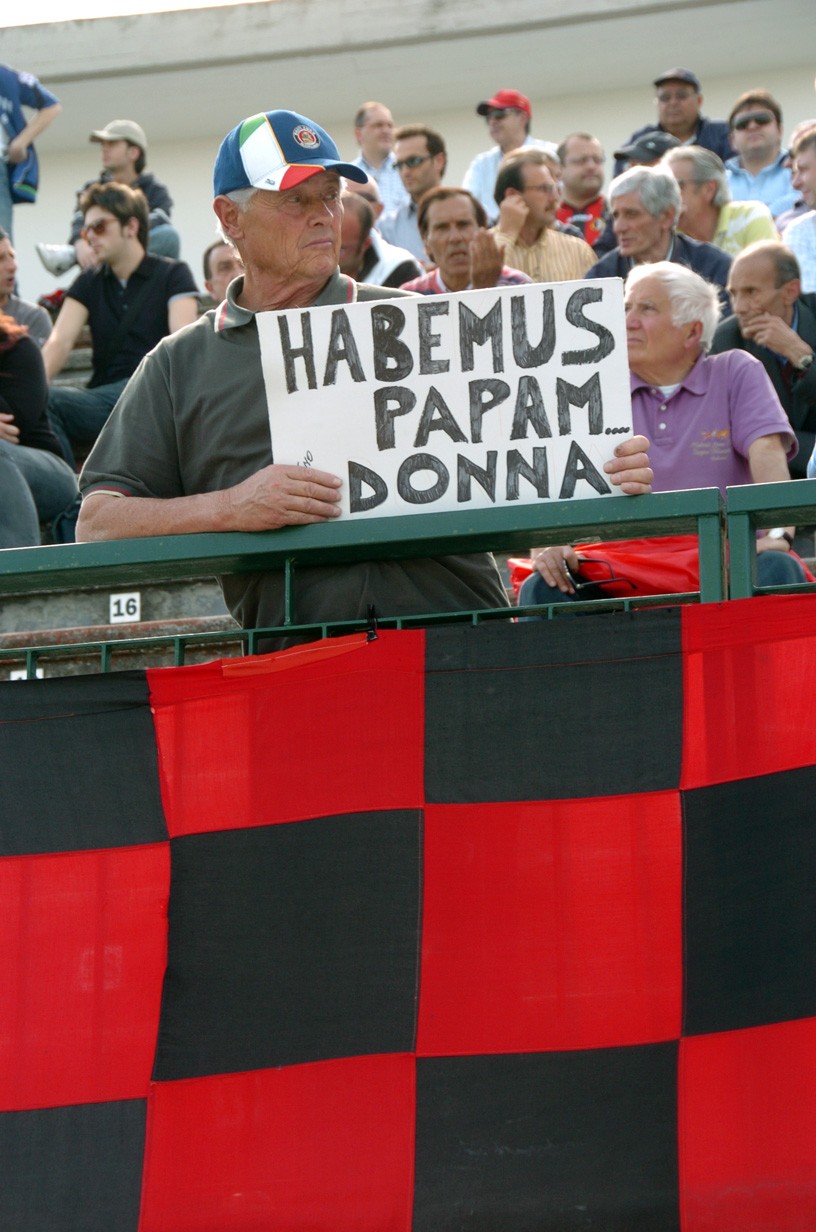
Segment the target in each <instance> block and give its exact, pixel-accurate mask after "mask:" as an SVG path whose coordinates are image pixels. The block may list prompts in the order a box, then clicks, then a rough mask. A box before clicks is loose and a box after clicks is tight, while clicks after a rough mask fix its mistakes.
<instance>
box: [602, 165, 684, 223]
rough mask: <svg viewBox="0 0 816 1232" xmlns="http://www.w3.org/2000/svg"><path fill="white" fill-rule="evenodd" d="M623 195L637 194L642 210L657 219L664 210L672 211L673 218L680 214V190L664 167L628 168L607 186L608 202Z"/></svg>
mask: <svg viewBox="0 0 816 1232" xmlns="http://www.w3.org/2000/svg"><path fill="white" fill-rule="evenodd" d="M624 193H637V194H638V196H639V197H640V199H641V201H642V202H643V208H644V209H645V210H646V211H647V212H648V213H649V214H651V215H652V217H653V218H657V216H658V215H659V214H662V213H663V211H664V210H668V209H673V210H674V217H675V219H676V218H677V215H678V214H679V213H680V189H679V188H678V186H677V180H676V179H675V178H674V176H673V175H672V173H671V171H668V170H666V169H665V168H664V167H630V168H629V170H628V171H624V172H622V173H621V175H618V176H615V179H614V180H613V181H612V183H611V184H610V185H609V200H610V202H614V200H615V198H616V197H622V196H623V194H624Z"/></svg>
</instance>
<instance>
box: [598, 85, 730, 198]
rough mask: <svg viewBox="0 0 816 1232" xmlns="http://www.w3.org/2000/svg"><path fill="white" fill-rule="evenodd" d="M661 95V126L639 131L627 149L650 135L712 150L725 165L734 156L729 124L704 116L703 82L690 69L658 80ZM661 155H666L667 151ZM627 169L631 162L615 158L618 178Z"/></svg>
mask: <svg viewBox="0 0 816 1232" xmlns="http://www.w3.org/2000/svg"><path fill="white" fill-rule="evenodd" d="M654 87H655V89H656V91H657V96H656V99H655V102H656V104H657V124H656V125H655V124H654V123H652V124H645V125H644V126H643V128H639V129H637V131H636V132H634V133H632V136H631V137H630V138H629V140H628V141H627V142H625V143H624V145H625V146H632V145H635V144H636V143H637V142H638V140H639V139H640V138H641V137H643V136H645V134H646V133H650V132H653V131H654V130H655V128H657V130H658V131H659V132H662V133H669V134H670V135H671V136H672V137H674V138H675V140H676V141H678V142H679V143H680V144H681V145H701V146H702V147H703V149H705V150H712V151H713V152H714V153H715V154H717V155H719V157H720V158H721V159H722V160H723V162H725V160H726V158H730V157H731V155H732V154H733V152H734V151H733V150H732V148H731V135H730V132H729V129H728V125H727V123H726V122H725V120H709V119H707V118H706V116H704V115H703V114H702V111H701V108H702V105H703V95H702V88H701V86H700V79H699V77H698V76H697V74H696V73H693V72H692V71H691V69H689V68H669V69H666V71H665V73H661V74H660V76H659V77H656V78H655V81H654ZM660 153H661V154H662V153H664V151H663V150H661V151H660ZM626 167H627V159H626V158H625V157H623V156H622V155H616V157H615V170H614V174H615V175H620V173H621V172H622V171H625V170H626Z"/></svg>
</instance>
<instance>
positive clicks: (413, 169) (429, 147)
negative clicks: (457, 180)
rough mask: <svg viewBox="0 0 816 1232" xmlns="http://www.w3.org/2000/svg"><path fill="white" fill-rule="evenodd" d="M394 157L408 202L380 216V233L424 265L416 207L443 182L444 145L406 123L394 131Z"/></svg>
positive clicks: (423, 128)
mask: <svg viewBox="0 0 816 1232" xmlns="http://www.w3.org/2000/svg"><path fill="white" fill-rule="evenodd" d="M394 154H395V156H396V162H395V164H394V165H395V166H396V168H397V170H398V171H399V173H400V177H401V178H402V182H403V184H404V186H405V190H406V192H407V193H408V196H409V200H408V201H407V202H406V203H405V204H404V205H401V206H400V208H399V209H398V210H396V211H394V212H393V213H391V214H383V216H382V218H381V219H380V223H379V230H380V234H381V235H382V236H383V238H384V239H386V240H388V242H389V244H395V245H396V246H397V247H398V248H407V249H408V251H409V252H410V253H411V255H412V256H414V257H416V259H417V261H419V262H420V264H422V265H423V266H424V264H425V260H426V258H425V245H424V244H423V242H422V236H421V235H420V234H419V227H418V226H417V205H418V203H419V199H420V197H421V196H422V194H423V193H426V192H427V191H428V189H430V188H437V187H438V185H440V184H441V183H442V176H443V175H444V174H445V168H446V167H447V165H448V155H447V151H446V149H445V142H444V141H443V139H442V137H441V136H440V134H439V133H437V132H435V131H434V129H432V128H427V127H426V126H425V125H424V124H406V125H405V126H404V127H403V128H398V129H397V132H396V139H395V143H394Z"/></svg>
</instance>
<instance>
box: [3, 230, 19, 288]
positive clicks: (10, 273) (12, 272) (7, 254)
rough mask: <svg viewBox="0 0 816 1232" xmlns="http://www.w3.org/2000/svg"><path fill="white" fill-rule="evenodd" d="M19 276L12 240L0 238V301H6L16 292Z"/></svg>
mask: <svg viewBox="0 0 816 1232" xmlns="http://www.w3.org/2000/svg"><path fill="white" fill-rule="evenodd" d="M16 278H17V254H16V253H15V251H14V249H13V248H12V246H11V240H8V239H6V240H0V301H2V302H4V303H5V301H6V300H7V299H8V297H9V296H10V295H11V294H13V292H14V283H15V280H16Z"/></svg>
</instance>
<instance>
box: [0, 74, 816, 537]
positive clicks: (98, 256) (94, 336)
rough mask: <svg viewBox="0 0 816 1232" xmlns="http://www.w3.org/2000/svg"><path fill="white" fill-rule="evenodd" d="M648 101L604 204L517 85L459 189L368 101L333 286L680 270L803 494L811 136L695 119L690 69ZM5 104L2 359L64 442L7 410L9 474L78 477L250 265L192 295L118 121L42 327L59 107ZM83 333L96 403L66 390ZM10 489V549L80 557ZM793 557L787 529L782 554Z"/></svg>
mask: <svg viewBox="0 0 816 1232" xmlns="http://www.w3.org/2000/svg"><path fill="white" fill-rule="evenodd" d="M654 87H655V91H656V97H655V104H656V115H655V116H654V117H653V119H652V120H651V121H649V122H648V123H646V124H644V125H643V126H642V127H640V128H638V129H637V130H636V131H635V132H633V133H632V134H631V135H630V136H629V137H628V138H626V140H624V141H622V142H621V144H620V146H619V147H618V148H617V149H615V150H614V151H613V155H614V160H615V163H614V175H613V178H612V180H611V183H610V184H609V185H608V187H607V189H606V191H604V187H603V186H604V178H605V163H606V156H605V152H604V150H603V149H602V147H601V144H600V142H599V141H598V139H597V137H595V136H594V135H593V134H592V133H590V132H571V133H568V134H565V135H564V134H545V135H543V136H539V135H537V134H536V135H533V132H532V127H533V113H532V107H531V104H530V101H529V99H528V98H526V97H525V96H524V95H523V94H522V93H520V92H519V91H518V90H515V89H510V88H502V89H499V90H497V91H496V92H495V93H494V94H493V95H492V97H490V98H488V99H484V100H481V101H479V102H478V103H477V104H476V107H475V110H476V114H477V115H478V116H479V117H480V119H481V120H483V121H484V123H485V124H486V128H487V133H488V136H489V141H490V146H489V148H488V149H486V150H484V152H482V153H480V154H478V155H477V156H476V157H475V158H474V159H473V161H472V162H471V164H470V166H469V167H468V168H467V171H466V173H465V175H464V177H463V181H462V184H461V185H459V184H455V183H451V182H450V178H449V177H448V176H447V149H446V144H445V138H444V136H443V135H442V134H440V133H439V132H437V131H436V130H435V129H433V128H430V127H428V126H427V125H424V124H415V123H406V124H403V125H402V126H401V127H396V126H395V123H394V120H393V117H392V114H391V111H390V110H389V108H388V107H387V106H386V105H385V104H384V103H382V102H377V101H373V100H372V101H369V102H365V103H363V104H362V105H361V106H360V107H359V109H358V111H357V113H356V116H355V120H354V132H355V137H356V140H357V143H358V146H359V151H358V153H357V156H356V157H355V158H354V160H353V162H352V163H350V164H349V165H350V166H351V167H352V168H356V170H357V174H356V175H354V176H352V175H346V177H345V178H344V180H343V204H344V212H343V218H342V235H341V236H340V242H339V267H340V271H341V272H342V274H343V275H346V276H348V277H349V278H351V279H354V280H355V281H357V282H358V283H360V284H368V285H369V286H374V287H377V286H379V287H382V288H388V289H393V288H404V289H405V290H406V291H408V292H413V293H418V294H421V295H438V294H444V293H445V292H446V291H461V290H465V289H468V288H486V287H493V286H508V285H509V286H512V285H521V284H524V283H529V282H531V281H532V282H559V281H566V280H576V279H584V278H588V279H596V278H606V277H621V278H624V279H625V278H627V276H628V275H629V273H630V271H632V270H637V269H638V268H639V267H641V266H643V265H645V264H651V263H656V262H670V263H674V264H676V265H679V266H683V267H687V268H688V269H690V270H692V271H694V272H696V273H697V274H699V275H700V276H701V277H702V278H703V279H704V280H705V281H706V282H707V283H710V284H712V285H713V286H714V287H715V288H716V292H717V295H718V297H719V305H720V313H721V319H720V323H719V325H718V326H717V327H716V329H714V330H711V331H709V332H710V335H711V336H710V337H706V339H705V342H704V344H703V347H702V351H703V353H705V352H706V351H708V350H709V349H710V351H711V352H712V354H719V353H721V352H727V351H730V350H740V351H741V352H743V353H746V354H747V355H749V356H751V357H753V362H757V367H759V366H761V367H762V368H764V371H765V374H766V376H767V390H768V397H769V398H772V399H773V400H774V407H775V408H776V407H779V409H780V411H781V413H782V414H783V415H786V416H787V418H788V420H789V422H790V425H791V431H792V437H791V440H792V441H794V440H795V443H796V444H795V445H794V446H792V448H791V449H790V450H787V453H788V455H789V456H788V465H789V468H790V470H789V473H790V476H791V477H792V478H801V477H803V476H804V475H805V474H806V472H807V470H808V466H809V464H810V466H811V469H813V468H814V467H816V462H813V461H812V458H813V456H814V447H815V446H816V369H815V368H814V364H813V358H814V348H816V119H814V120H802V121H800V122H799V123H797V125H796V127H795V128H794V129H793V131H792V134H791V139H790V143H789V146H788V147H787V148H786V147H785V145H784V143H783V117H782V111H781V108H780V105H779V103H778V101H777V100H776V99H775V98H774V97H773V96H772V95H771V94H770V93H769V92H768V91H767V90H765V89H762V88H756V89H750V90H747V91H745V92H744V93H742V94H741V95H740V96H739V98H737V99H736V101H735V103H734V105H733V107H732V108H731V111H730V114H729V116H728V118H727V119H725V120H717V119H710V118H708V117H707V116H705V115H704V114H703V112H702V105H703V93H702V86H701V83H700V81H699V79H698V77H697V76H696V74H695V73H694V72H693V71H691V70H689V69H687V68H671V69H668V70H666V71H664V72H662V73H660V74H659V76H657V77H656V78H655V80H654ZM0 103H2V108H0V119H2V126H3V127H2V129H0V152H2V156H3V160H4V163H5V171H6V172H7V174H6V175H0V313H2V314H3V320H6V321H8V322H9V325H8V327H6V333H5V335H4V339H5V341H3V342H2V343H1V344H0V345H2V346H3V347H5V350H4V351H2V354H3V355H5V356H7V357H10V356H11V355H12V354H16V355H18V356H22V354H23V350H25V357H26V360H27V363H28V365H29V367H30V366H31V363H32V360H33V361H34V362H36V364H37V365H39V366H40V368H41V369H42V371H41V372H40V373H39V374H38V381H37V386H38V389H40V391H42V390H43V389H45V388H46V385H45V382H46V380H47V381H48V382H50V383H51V384H50V392H49V393H48V395H47V411H45V412H44V414H45V416H46V418H45V420H44V421H43V422H44V423H45V424H46V425H47V424H49V423H50V430H49V431H48V432H47V433H43V434H41V435H42V439H41V440H39V441H37V442H35V441H34V440H33V439H32V440H30V441H29V443H28V445H25V444H24V443H23V442H24V439H25V435H24V433H23V434H22V435H21V425H19V424H17V423H15V419H14V411H13V409H12V410H9V409H7V408H6V407H5V406H3V408H2V413H0V459H3V460H4V462H5V464H8V459H9V458H11V461H12V462H13V461H14V458H15V455H16V456H17V458H18V459H20V458H22V457H23V456H24V454H25V455H26V456H27V454H28V453H31V452H33V451H34V450H36V449H39V450H43V449H44V450H45V451H46V453H47V454H48V455H49V461H48V466H49V468H50V469H51V470H53V469H54V468H53V465H52V463H51V459H53V461H55V462H56V461H58V462H59V463H60V467H62V466H63V465H65V468H66V471H67V472H72V471H74V470H76V469H78V463H81V460H82V458H83V457H84V455H85V454H86V453H87V451H88V449H89V448H90V447H91V445H92V444H93V442H94V440H95V439H96V437H97V435H98V433H99V431H100V430H101V428H102V427H103V425H104V424H105V423H106V421H107V419H108V417H109V415H110V412H111V410H112V408H113V406H114V404H115V403H116V401H117V399H118V397H119V395H120V394H121V393H122V391H123V390H124V389H125V387H126V386H127V384H128V382H129V381H130V378H131V377H132V375H133V373H134V372H135V370H136V368H137V367H138V365H139V363H140V361H141V359H142V358H143V356H144V355H146V354H147V353H148V351H150V350H151V348H153V347H154V346H155V345H156V343H157V342H158V341H159V340H160V339H161V338H163V337H165V336H167V335H170V334H172V333H174V332H175V331H176V330H178V329H180V328H181V327H182V326H184V325H187V324H189V323H191V322H192V321H193V320H194V319H195V318H196V317H197V316H198V314H199V313H200V312H201V311H202V310H203V308H205V307H208V306H209V307H216V306H217V305H219V304H221V303H222V301H224V299H225V297H226V291H227V287H228V285H229V284H230V282H231V281H233V280H234V279H235V278H237V277H239V276H240V275H241V273H242V269H243V267H242V263H241V255H240V253H239V251H237V249H236V247H235V246H233V245H232V244H231V243H230V242H229V239H228V237H227V238H224V239H222V240H218V241H216V242H215V243H213V244H211V245H210V246H209V247H208V249H207V250H206V252H205V254H204V261H203V266H204V287H205V290H206V296H199V294H198V292H197V289H196V285H195V281H194V279H193V275H192V273H191V272H190V270H189V268H188V267H187V265H186V264H185V263H184V262H183V261H180V260H179V247H180V241H179V233H178V231H177V230H176V228H175V227H174V225H173V222H172V208H173V202H172V198H171V196H170V192H169V190H168V188H167V187H166V186H165V185H164V184H162V183H160V182H159V181H158V180H156V178H155V177H154V176H153V175H152V174H151V173H150V172H148V171H147V170H146V169H145V168H146V161H147V155H148V141H147V136H146V134H145V132H144V130H143V128H142V127H141V126H140V125H139V124H138V123H137V122H136V121H134V120H112V121H109V122H108V123H106V124H105V125H104V126H103V127H101V128H98V129H95V130H94V131H93V132H92V133H91V134H90V141H91V142H93V143H95V145H97V146H98V148H99V152H100V162H101V170H100V173H99V175H98V176H97V177H96V179H94V180H89V181H87V182H86V183H84V184H83V185H82V187H81V188H80V189H79V191H78V193H77V197H76V202H75V204H74V209H73V212H72V213H71V211H70V210H66V214H70V222H69V225H68V227H67V232H68V233H67V238H66V241H65V242H64V243H51V242H45V241H43V242H42V243H40V244H38V245H37V251H38V253H39V256H40V258H41V260H42V263H43V265H44V266H45V268H46V269H47V270H48V271H49V272H50V273H52V274H54V275H56V276H59V275H61V274H63V273H65V272H66V271H68V270H69V269H71V268H72V267H73V266H77V267H78V269H79V273H78V276H77V277H76V279H75V280H74V281H73V282H72V283H71V284H70V285H69V286H68V287H67V289H66V290H65V291H64V292H62V291H57V292H55V293H53V294H51V295H45V296H43V297H42V299H41V305H44V307H45V308H47V309H48V310H49V311H48V313H46V312H45V311H44V310H43V307H41V306H37V305H33V304H29V303H26V302H25V301H23V300H21V299H20V298H19V297H18V296H17V294H16V277H15V276H16V263H15V253H14V248H13V240H12V235H13V232H12V223H13V207H14V204H15V202H20V201H26V200H32V199H33V196H32V194H34V193H36V186H37V165H36V156H35V154H34V146H33V142H34V138H35V137H36V136H37V134H38V133H39V132H41V131H43V129H44V128H45V127H46V126H47V125H48V124H50V123H51V122H52V121H53V120H54V119H55V118H56V116H57V115H58V113H59V109H60V108H59V102H58V100H57V99H56V97H55V96H54V95H53V94H52V93H51V92H50V91H48V90H47V89H46V88H45V87H43V86H42V85H41V84H40V83H39V82H38V81H37V80H36V78H35V77H33V76H31V75H30V74H27V73H19V72H17V71H16V70H13V69H11V68H8V67H5V66H0ZM797 119H798V117H797ZM545 138H547V139H545ZM52 238H53V237H52ZM388 293H389V291H385V292H384V294H388ZM52 317H53V318H54V325H53V329H52V328H51V318H52ZM12 321H13V322H16V328H13V327H12V325H11V323H12ZM87 327H89V328H90V334H91V341H92V348H93V349H92V373H91V377H90V381H89V382H88V387H87V388H76V387H72V386H71V385H66V384H65V383H64V382H63V383H56V382H55V378H56V377H57V375H58V374H59V372H60V370H61V369H62V368H63V366H64V365H65V363H66V360H67V359H68V356H69V354H70V353H71V351H72V349H73V348H74V346H75V345H76V344H77V342H78V340H79V339H80V336H81V335H82V334H83V332H85V331H86V328H87ZM26 334H27V335H28V340H27V344H26V346H25V348H23V350H21V349H20V347H19V339H20V338H23V337H25V336H26ZM49 335H50V336H49ZM11 338H13V339H14V342H11V341H8V340H9V339H11ZM29 340H30V341H31V342H33V343H36V344H37V345H36V346H30V345H28V341H29ZM13 348H14V349H13ZM39 348H41V350H40V349H39ZM4 362H6V361H4ZM667 396H669V395H667ZM38 422H39V420H38ZM40 426H41V427H42V424H41V425H40ZM26 431H28V429H26ZM796 445H798V450H796ZM35 461H36V459H35ZM17 470H18V472H19V474H20V476H21V477H22V480H23V482H24V483H25V482H28V484H29V498H30V499H28V500H24V501H22V505H24V506H25V517H22V516H21V517H20V519H19V525H18V526H17V528H16V529H15V528H14V527H12V526H10V525H8V523H9V519H10V515H7V514H6V512H4V514H3V520H4V522H5V523H6V525H4V527H3V534H4V539H3V542H4V543H32V542H39V541H40V539H39V536H40V533H41V527H42V526H43V525H46V524H48V523H51V522H52V521H54V523H55V527H56V528H57V529H56V530H55V531H54V532H53V533H54V534H55V535H56V537H57V538H59V539H70V538H71V537H72V534H73V526H74V521H75V517H76V504H75V501H74V494H73V491H69V492H68V496H70V498H71V499H70V500H68V501H67V503H66V506H65V507H64V508H59V509H55V508H53V501H51V502H44V501H43V499H42V496H41V494H38V493H37V492H36V491H35V490H34V487H33V485H32V482H31V480H30V471H29V478H28V479H27V478H26V468H24V467H22V466H18V467H17ZM41 470H42V467H39V468H37V473H39V471H41ZM59 474H60V479H62V477H63V473H62V471H61V470H60V473H59ZM59 490H60V491H62V488H60V489H59ZM32 509H35V510H36V512H37V515H38V526H37V527H36V528H35V529H32V526H33V523H32V516H33V515H32ZM791 538H792V535H790V534H789V533H788V532H787V531H786V532H785V540H784V542H785V544H786V545H787V540H788V539H791Z"/></svg>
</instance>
